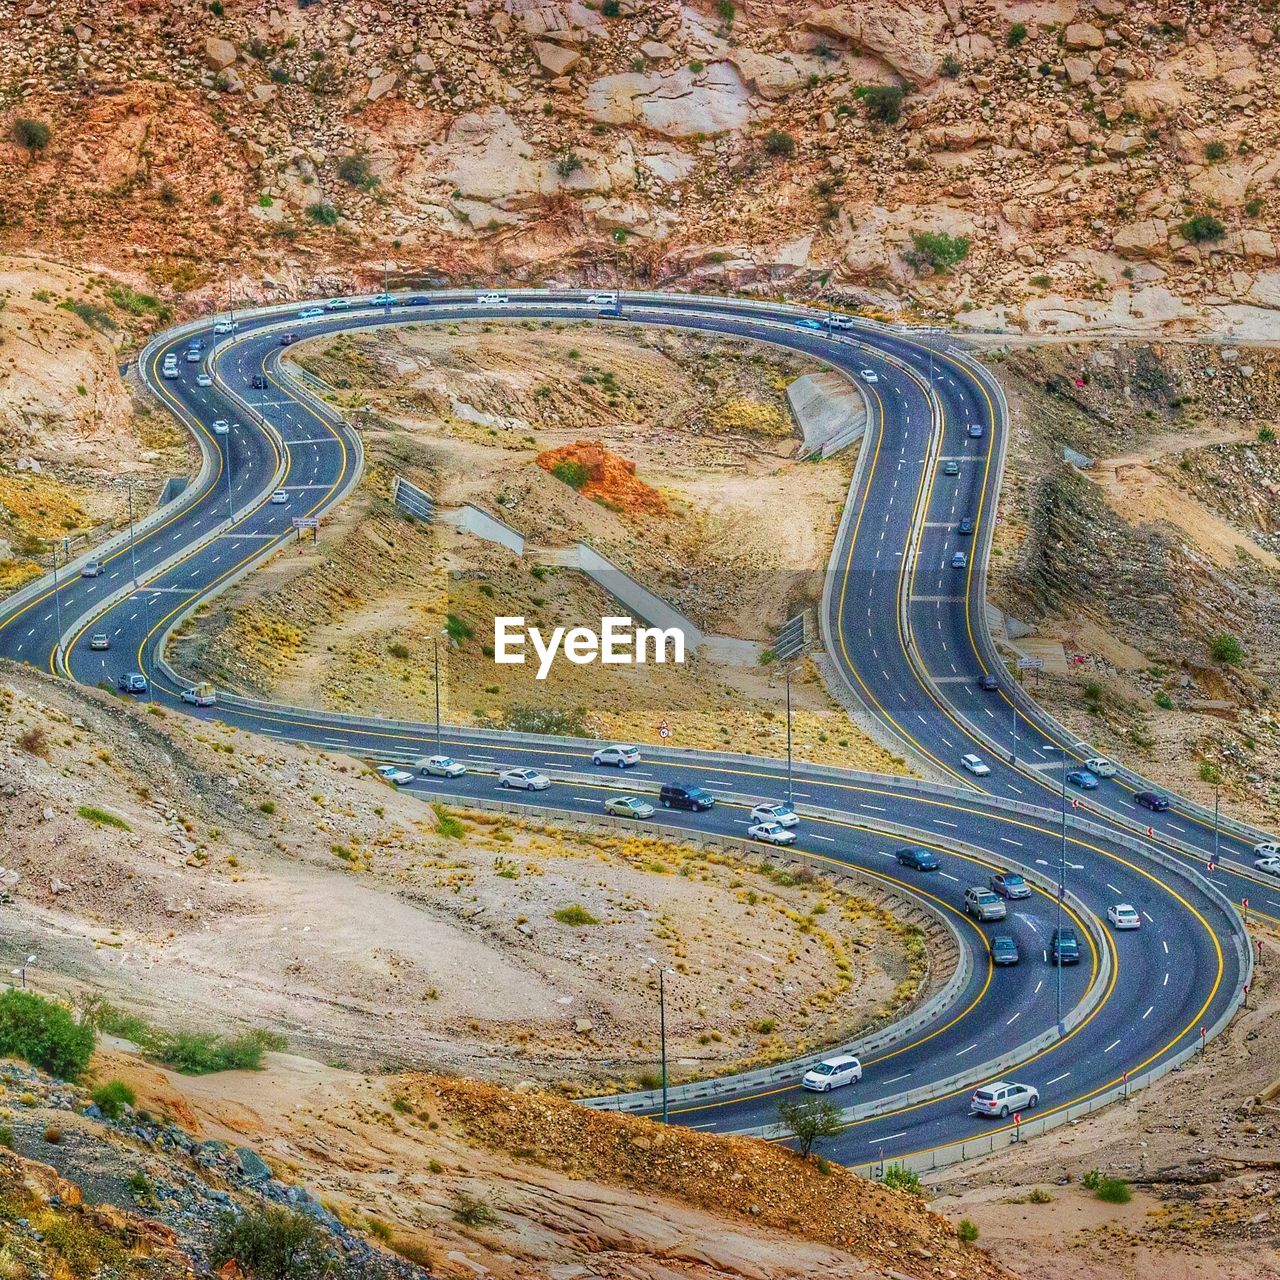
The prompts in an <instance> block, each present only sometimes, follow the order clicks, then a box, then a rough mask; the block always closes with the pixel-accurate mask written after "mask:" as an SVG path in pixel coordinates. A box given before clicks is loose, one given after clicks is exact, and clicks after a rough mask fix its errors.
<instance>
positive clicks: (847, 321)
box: [828, 311, 853, 329]
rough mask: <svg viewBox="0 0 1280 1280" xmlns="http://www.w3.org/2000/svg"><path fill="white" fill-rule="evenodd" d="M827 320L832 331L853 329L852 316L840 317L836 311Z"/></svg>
mask: <svg viewBox="0 0 1280 1280" xmlns="http://www.w3.org/2000/svg"><path fill="white" fill-rule="evenodd" d="M828 319H829V320H830V321H831V327H832V328H833V329H852V328H853V317H852V316H842V315H841V314H840V313H839V312H838V311H833V312H832V313H831V314H830V316H829V317H828Z"/></svg>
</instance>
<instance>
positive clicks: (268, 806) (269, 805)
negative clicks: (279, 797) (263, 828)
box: [258, 800, 276, 814]
mask: <svg viewBox="0 0 1280 1280" xmlns="http://www.w3.org/2000/svg"><path fill="white" fill-rule="evenodd" d="M275 811H276V802H275V801H274V800H264V801H263V802H262V803H261V804H260V805H259V806H258V812H259V813H266V814H271V813H275Z"/></svg>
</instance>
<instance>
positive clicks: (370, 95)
mask: <svg viewBox="0 0 1280 1280" xmlns="http://www.w3.org/2000/svg"><path fill="white" fill-rule="evenodd" d="M395 87H396V73H395V72H394V71H384V72H383V73H382V75H380V76H374V78H373V79H372V80H370V81H369V89H368V91H367V92H366V93H365V95H364V96H365V97H366V98H367V99H368V100H369V101H370V102H377V101H378V99H379V98H385V97H386V96H387V94H389V93H390V92H391V90H392V89H394V88H395Z"/></svg>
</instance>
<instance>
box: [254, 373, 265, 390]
mask: <svg viewBox="0 0 1280 1280" xmlns="http://www.w3.org/2000/svg"><path fill="white" fill-rule="evenodd" d="M251 381H252V384H253V389H254V390H255V391H265V390H266V389H267V375H266V374H265V373H255V374H254V375H253V378H252V380H251Z"/></svg>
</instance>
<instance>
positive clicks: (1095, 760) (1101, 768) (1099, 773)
mask: <svg viewBox="0 0 1280 1280" xmlns="http://www.w3.org/2000/svg"><path fill="white" fill-rule="evenodd" d="M1084 767H1085V768H1086V769H1088V770H1089V772H1090V773H1091V774H1093V776H1094V777H1095V778H1114V777H1115V776H1116V765H1115V761H1114V760H1108V759H1107V757H1106V756H1090V757H1089V759H1088V760H1086V761H1085V762H1084Z"/></svg>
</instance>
